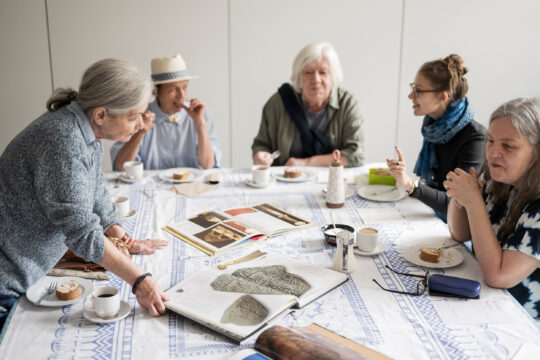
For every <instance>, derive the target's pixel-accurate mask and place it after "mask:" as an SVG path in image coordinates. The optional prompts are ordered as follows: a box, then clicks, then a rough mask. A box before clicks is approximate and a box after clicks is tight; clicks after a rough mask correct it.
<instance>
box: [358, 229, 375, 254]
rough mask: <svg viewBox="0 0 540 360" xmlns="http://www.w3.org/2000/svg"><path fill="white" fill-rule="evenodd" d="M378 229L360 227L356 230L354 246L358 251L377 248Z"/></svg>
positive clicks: (368, 250)
mask: <svg viewBox="0 0 540 360" xmlns="http://www.w3.org/2000/svg"><path fill="white" fill-rule="evenodd" d="M378 243H379V231H378V230H377V229H374V228H369V227H365V228H361V229H358V231H357V232H356V247H358V249H359V250H360V251H365V252H370V251H373V250H375V249H376V248H377V245H378Z"/></svg>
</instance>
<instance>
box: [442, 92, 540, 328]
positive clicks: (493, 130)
mask: <svg viewBox="0 0 540 360" xmlns="http://www.w3.org/2000/svg"><path fill="white" fill-rule="evenodd" d="M485 150H486V153H485V159H484V163H483V165H482V168H481V170H480V171H481V177H480V179H479V177H478V176H477V174H476V171H474V168H473V167H471V169H470V173H467V172H465V171H464V170H462V169H456V170H454V171H451V172H449V173H448V175H447V176H446V181H445V182H444V183H443V184H444V186H445V187H446V189H447V191H446V193H447V194H448V196H449V197H450V198H451V200H450V205H449V207H448V229H449V230H450V234H451V236H452V238H454V239H456V240H458V241H467V240H469V239H472V244H473V248H474V252H475V254H476V258H477V260H478V263H479V264H480V268H481V269H482V273H483V274H484V277H485V279H486V284H488V285H489V286H492V287H496V288H503V289H508V291H509V292H510V293H511V294H512V295H513V296H514V297H515V298H516V299H517V300H518V301H519V303H521V305H523V307H524V308H525V309H526V310H527V311H528V312H529V313H530V314H531V315H532V316H533V317H535V318H540V99H538V98H531V99H523V98H519V99H514V100H511V101H508V102H507V103H505V104H503V105H501V106H500V107H499V108H498V109H497V110H495V112H494V113H493V114H492V115H491V119H490V121H489V129H488V133H487V138H486V145H485ZM482 177H483V178H482Z"/></svg>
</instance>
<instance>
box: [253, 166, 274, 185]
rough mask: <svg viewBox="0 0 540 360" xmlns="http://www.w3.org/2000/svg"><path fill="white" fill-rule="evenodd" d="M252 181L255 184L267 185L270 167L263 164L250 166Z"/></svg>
mask: <svg viewBox="0 0 540 360" xmlns="http://www.w3.org/2000/svg"><path fill="white" fill-rule="evenodd" d="M251 176H252V180H251V181H252V182H253V183H254V184H255V185H261V186H264V185H268V184H269V183H270V167H268V166H265V165H253V166H252V167H251Z"/></svg>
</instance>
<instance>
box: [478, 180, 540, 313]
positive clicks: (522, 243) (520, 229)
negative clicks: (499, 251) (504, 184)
mask: <svg viewBox="0 0 540 360" xmlns="http://www.w3.org/2000/svg"><path fill="white" fill-rule="evenodd" d="M486 189H487V184H486V186H484V190H483V194H482V195H483V197H484V202H485V203H486V208H487V210H488V215H489V220H490V221H491V224H492V226H493V230H494V231H495V233H497V231H498V229H499V227H500V226H501V225H502V224H503V222H504V219H505V218H506V216H507V215H508V209H509V205H510V204H511V203H512V201H513V195H514V193H515V192H514V189H513V188H512V190H510V196H509V197H508V200H507V201H506V202H499V203H495V202H494V199H493V196H492V194H489V193H487V192H486ZM506 249H508V250H516V251H520V252H522V253H524V254H527V255H530V256H532V257H534V258H536V259H538V260H540V199H537V200H535V201H533V202H531V203H529V204H528V205H527V206H525V209H524V210H523V213H522V214H521V217H520V218H519V220H518V222H517V224H516V228H515V230H514V233H513V234H512V235H511V236H510V237H509V238H508V241H507V242H506V244H505V245H503V250H506ZM508 291H509V292H510V294H512V295H513V296H514V297H515V298H516V300H517V301H518V302H519V303H520V304H521V305H523V307H524V308H525V310H527V311H528V312H529V313H530V314H531V315H532V317H534V318H540V267H539V268H537V269H536V270H534V271H533V273H532V274H530V275H529V276H528V277H527V278H525V279H524V280H523V281H522V282H521V283H519V284H517V285H516V286H514V287H513V288H510V289H508Z"/></svg>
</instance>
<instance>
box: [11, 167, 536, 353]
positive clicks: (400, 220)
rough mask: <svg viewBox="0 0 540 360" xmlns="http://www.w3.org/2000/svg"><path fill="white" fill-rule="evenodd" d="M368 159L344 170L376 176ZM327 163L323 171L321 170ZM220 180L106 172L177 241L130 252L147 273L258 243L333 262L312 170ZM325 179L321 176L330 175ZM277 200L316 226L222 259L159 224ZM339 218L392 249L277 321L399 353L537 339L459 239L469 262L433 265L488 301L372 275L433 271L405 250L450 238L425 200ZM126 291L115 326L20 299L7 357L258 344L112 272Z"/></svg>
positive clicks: (361, 206) (358, 209)
mask: <svg viewBox="0 0 540 360" xmlns="http://www.w3.org/2000/svg"><path fill="white" fill-rule="evenodd" d="M367 169H368V167H362V168H357V169H347V170H346V171H347V172H354V173H356V174H365V173H367ZM315 170H316V171H327V170H326V169H315ZM220 171H221V172H222V173H223V175H224V179H223V181H222V182H221V183H220V184H219V185H217V186H216V189H215V190H213V191H210V192H206V193H204V194H201V195H198V196H196V197H194V198H188V197H185V196H181V195H177V194H175V193H174V192H172V191H170V190H168V189H169V188H171V187H172V186H173V185H172V184H169V183H166V182H163V181H161V180H160V179H159V177H158V176H157V174H158V173H159V172H156V171H152V172H148V173H147V177H145V178H144V180H143V181H142V182H141V183H135V184H125V183H122V182H118V181H117V180H114V181H109V182H108V188H109V192H110V194H111V196H114V195H127V196H128V197H129V199H130V203H131V207H132V208H134V209H135V210H136V211H137V216H135V217H132V218H130V219H127V220H125V221H123V223H122V225H123V226H124V228H126V230H127V231H128V232H129V233H130V234H132V235H134V236H135V237H136V238H162V239H163V238H164V239H168V240H169V241H170V243H169V246H168V247H167V248H165V249H162V250H159V251H157V253H156V254H154V255H151V256H142V255H135V256H133V260H134V261H135V262H136V263H137V264H139V265H140V266H141V267H143V268H144V269H145V270H146V271H150V272H151V273H152V274H153V276H154V279H155V280H156V281H157V282H158V283H159V285H160V286H161V287H162V288H163V289H168V288H169V287H171V286H173V285H174V284H176V283H177V282H179V281H181V280H183V279H184V278H186V277H188V276H190V274H193V273H195V272H197V271H198V270H199V269H201V268H205V267H215V266H216V265H217V264H218V263H221V262H224V261H227V260H231V259H235V258H238V257H240V256H242V255H245V254H246V253H249V252H251V251H253V250H254V249H255V248H260V249H263V250H264V251H268V252H275V253H279V254H283V255H287V256H290V257H294V258H297V259H301V260H303V261H308V262H311V263H315V264H319V265H321V266H326V267H331V262H332V256H333V253H334V250H335V248H334V247H332V246H330V245H329V244H327V243H326V242H325V241H324V239H323V235H322V232H321V230H320V226H322V225H325V224H327V223H329V222H330V215H329V209H328V208H327V207H326V206H325V198H324V196H323V194H322V189H323V188H324V187H325V185H324V184H320V183H318V182H317V179H316V178H314V179H311V180H309V181H307V182H304V183H282V182H279V181H278V182H277V183H276V184H274V185H272V186H270V187H268V188H265V189H256V188H251V187H248V186H246V184H245V180H246V179H248V178H249V177H250V174H249V170H247V169H236V170H233V169H221V170H220ZM323 177H324V175H323ZM262 202H269V203H271V204H273V205H276V206H278V207H281V208H284V209H287V210H289V211H290V212H292V213H294V214H297V215H299V216H301V217H305V218H309V219H312V220H313V221H314V222H315V223H317V224H318V227H312V228H309V229H306V230H303V231H299V232H293V233H290V234H287V235H285V236H281V237H278V238H272V239H270V240H267V241H264V242H259V243H257V244H256V245H253V246H249V247H244V248H241V249H237V250H235V251H233V252H229V253H225V254H222V255H219V256H214V257H211V256H208V255H206V254H204V253H202V252H200V251H199V250H197V249H195V248H193V247H191V246H189V245H187V244H185V243H184V242H182V241H180V240H178V239H176V238H174V237H172V236H171V235H169V234H168V233H166V232H164V231H163V230H162V227H163V226H165V225H169V224H173V223H176V222H178V221H180V220H183V219H186V218H187V217H188V216H191V215H194V214H197V213H199V212H202V211H206V210H212V209H218V210H225V209H228V208H233V207H240V206H249V205H256V204H259V203H262ZM332 211H333V213H334V216H335V219H336V222H337V223H346V224H350V225H353V226H354V227H355V228H359V227H361V226H362V225H363V221H365V222H366V223H367V224H368V225H369V226H371V227H375V228H377V229H378V230H379V232H380V236H381V240H382V241H383V242H384V243H385V244H386V246H387V248H388V249H387V251H385V252H384V253H382V254H380V255H378V256H372V257H362V256H356V259H357V270H356V271H355V272H354V273H352V274H351V275H350V280H352V281H348V282H346V283H345V284H344V285H342V286H340V287H338V288H337V289H334V290H333V291H331V292H330V293H328V294H326V295H325V296H323V297H321V298H319V299H318V300H316V301H314V302H313V303H311V304H309V305H307V306H305V307H304V308H302V309H299V310H296V311H294V312H292V313H290V314H288V315H285V316H284V317H282V318H280V319H278V320H277V321H276V324H277V325H298V326H305V325H308V324H309V323H312V322H316V323H318V324H320V325H322V326H324V327H327V328H328V329H330V330H332V331H334V332H337V333H339V334H341V335H343V336H346V337H348V338H350V339H352V340H354V341H357V342H359V343H362V344H364V345H367V346H369V347H371V348H373V349H375V350H377V351H380V352H381V353H383V354H385V355H387V356H390V357H393V358H396V359H485V358H494V359H509V358H512V357H513V356H514V355H515V354H516V352H518V350H519V349H520V347H521V346H522V345H523V344H527V345H531V346H540V332H539V330H538V328H537V327H536V325H535V322H534V320H533V319H532V318H531V317H530V316H529V315H528V314H527V313H526V312H525V311H524V310H523V308H522V307H521V306H520V305H519V304H518V303H517V302H516V301H515V300H514V299H513V297H511V296H510V295H509V294H508V293H506V292H505V291H503V290H498V289H492V288H489V287H488V286H486V285H485V283H484V282H483V276H482V273H481V270H480V268H479V266H478V263H477V262H476V260H475V259H474V258H473V256H472V255H471V254H470V252H469V251H468V250H467V249H466V247H465V246H463V245H459V246H457V247H456V249H458V251H459V252H460V253H461V254H462V255H463V256H464V262H463V263H462V264H460V265H458V266H456V267H453V268H448V269H436V270H431V273H434V272H435V273H444V274H448V275H454V276H461V277H466V278H469V279H474V280H478V281H480V282H481V283H482V293H481V298H480V299H479V300H467V301H465V300H457V299H449V298H441V297H432V296H428V295H427V293H426V294H424V295H422V296H418V297H414V296H408V295H401V294H394V293H389V292H385V291H383V290H381V289H380V288H379V287H378V286H377V285H376V284H375V283H373V281H372V279H374V278H375V279H377V281H379V282H380V283H381V284H382V285H384V286H387V287H389V288H393V289H401V290H405V289H409V290H411V289H413V288H414V287H415V283H414V282H415V281H416V280H414V279H413V278H409V277H401V276H396V275H393V274H392V273H391V272H390V271H388V270H387V269H386V268H385V265H389V266H390V267H392V268H393V269H395V270H397V271H401V272H411V273H416V274H420V273H423V272H424V270H425V269H423V268H420V267H418V266H416V265H414V264H412V263H410V262H408V261H406V260H405V259H404V258H403V256H402V253H403V251H404V249H406V248H407V247H410V246H411V245H416V244H427V243H430V244H443V243H445V242H447V241H449V233H448V229H447V227H446V225H445V224H444V223H442V222H441V221H440V220H439V219H437V218H436V217H435V216H434V215H433V212H432V211H431V209H429V208H427V207H426V206H425V205H423V204H422V203H420V202H419V201H417V200H415V199H411V198H405V199H403V200H401V201H397V202H395V203H394V202H372V201H367V200H364V199H362V198H360V197H359V196H358V195H354V196H353V197H351V198H349V199H347V200H346V204H345V206H344V207H343V208H341V209H335V210H332ZM94 285H97V286H99V285H111V286H115V287H117V288H118V289H120V293H121V296H122V300H124V301H126V302H128V303H129V304H130V305H131V306H132V312H131V313H130V315H129V316H128V317H127V318H125V319H123V320H121V321H118V322H116V323H113V324H105V325H98V324H94V323H91V322H89V321H87V320H86V319H85V318H84V317H83V316H82V304H81V303H79V304H75V305H71V306H64V307H61V308H45V307H38V306H35V305H33V304H32V303H30V302H29V301H28V300H27V299H26V298H24V297H23V298H22V299H21V301H20V303H19V305H18V307H17V308H16V310H15V313H14V315H13V318H12V320H11V322H10V324H9V326H8V329H7V331H6V335H5V337H4V339H3V341H2V344H1V345H0V358H2V359H13V358H24V359H32V358H38V359H43V358H47V359H67V358H100V359H101V358H106V359H109V358H112V359H148V358H152V359H162V358H182V359H223V358H226V357H227V356H228V355H230V354H232V353H234V352H236V351H238V350H240V349H244V348H249V347H252V346H253V344H254V341H255V338H251V339H250V340H248V341H247V342H245V343H243V344H242V345H235V344H234V343H232V342H231V341H229V340H227V339H226V338H225V337H223V336H221V335H219V334H217V333H214V332H212V331H210V330H207V329H206V328H204V327H201V326H200V325H198V324H196V323H193V322H192V321H190V320H187V319H185V318H183V317H181V316H179V315H177V314H174V313H171V312H167V313H166V314H165V315H163V316H161V317H159V318H153V317H151V316H150V315H149V314H148V313H147V312H146V311H145V310H143V309H142V308H141V307H140V306H139V305H138V304H136V301H135V297H134V296H133V295H132V294H131V291H130V290H131V288H130V287H129V286H127V284H126V283H124V282H123V281H122V280H121V279H120V278H118V277H116V276H115V275H114V274H112V276H111V280H109V281H94Z"/></svg>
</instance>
